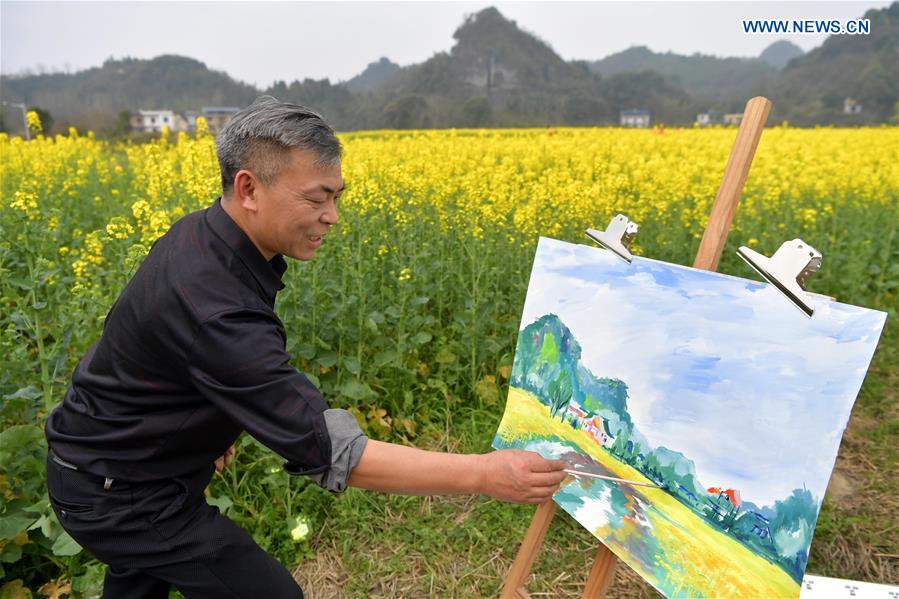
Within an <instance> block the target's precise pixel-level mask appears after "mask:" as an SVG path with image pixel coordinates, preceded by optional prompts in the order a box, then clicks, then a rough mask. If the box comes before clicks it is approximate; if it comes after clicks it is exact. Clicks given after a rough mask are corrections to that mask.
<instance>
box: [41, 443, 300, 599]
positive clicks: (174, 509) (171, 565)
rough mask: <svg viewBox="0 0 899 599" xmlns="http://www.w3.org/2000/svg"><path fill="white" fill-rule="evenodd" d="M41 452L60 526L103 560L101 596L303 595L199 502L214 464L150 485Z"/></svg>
mask: <svg viewBox="0 0 899 599" xmlns="http://www.w3.org/2000/svg"><path fill="white" fill-rule="evenodd" d="M60 462H61V460H60V459H59V458H57V457H55V456H54V455H53V454H52V452H51V453H50V455H48V456H47V490H48V491H49V495H50V503H51V504H52V505H53V509H54V511H55V512H56V515H57V517H58V518H59V522H60V524H62V527H63V528H64V529H65V530H66V531H67V532H68V533H69V534H70V535H72V538H74V539H75V540H76V541H78V543H79V544H80V545H81V546H82V547H84V548H85V549H86V550H87V551H89V552H90V553H91V554H93V555H94V557H96V558H97V559H98V560H100V561H102V562H105V563H106V564H107V565H108V569H107V572H106V580H105V582H104V586H103V597H104V599H119V598H126V599H130V598H140V599H144V598H146V599H166V598H167V597H168V593H169V589H170V587H171V586H174V587H175V588H177V589H178V590H179V591H181V593H183V594H184V596H185V597H187V598H188V599H199V598H209V599H213V598H214V599H219V598H238V597H239V598H247V599H267V598H272V599H282V598H283V599H288V598H289V599H302V597H303V591H302V590H301V589H300V587H299V586H298V585H297V583H296V581H294V579H293V577H292V576H291V575H290V573H289V572H288V571H287V570H286V569H285V568H284V566H282V565H281V564H280V563H278V561H277V560H275V558H273V557H272V556H270V555H269V554H268V553H266V552H265V551H263V550H262V549H261V548H260V547H259V545H257V544H256V543H255V542H254V541H253V539H252V537H250V535H249V534H247V532H246V531H245V530H243V529H242V528H240V527H239V526H237V525H236V524H234V523H233V522H232V521H231V520H229V519H228V518H225V517H224V516H222V515H221V513H219V510H218V508H216V507H214V506H211V505H209V504H208V503H206V500H205V498H204V496H203V490H204V489H205V488H206V485H207V484H208V483H209V480H210V478H211V477H212V472H213V470H214V468H213V467H212V466H211V465H210V468H209V471H205V472H199V473H197V474H196V475H192V476H190V477H181V478H175V479H171V480H166V481H159V482H152V483H128V482H125V481H120V480H115V481H113V482H112V483H111V484H110V485H109V488H108V490H104V479H103V478H102V477H98V476H94V475H93V474H89V473H87V472H82V471H80V470H74V469H72V468H70V467H68V466H67V465H64V464H63V463H60Z"/></svg>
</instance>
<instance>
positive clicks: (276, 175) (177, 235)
mask: <svg viewBox="0 0 899 599" xmlns="http://www.w3.org/2000/svg"><path fill="white" fill-rule="evenodd" d="M216 145H217V154H218V159H219V165H220V167H221V172H222V187H223V193H222V197H221V198H220V199H218V200H216V202H215V203H214V204H213V205H212V206H211V207H210V208H208V209H207V210H203V211H199V212H195V213H193V214H189V215H187V216H186V217H184V218H183V219H181V220H180V221H178V222H177V223H175V224H174V225H173V226H172V228H171V229H170V230H169V231H168V232H167V233H166V234H165V235H164V236H162V237H161V238H160V239H159V240H158V241H157V242H156V243H155V244H154V246H153V248H152V249H151V250H150V253H149V255H148V256H147V258H146V259H145V261H144V262H143V264H142V265H141V267H140V268H139V269H138V271H137V273H135V275H134V277H133V278H132V280H131V281H130V282H129V283H128V285H127V287H126V288H125V290H124V291H123V292H122V294H121V296H120V297H119V299H118V300H117V301H116V303H115V304H114V305H113V307H112V309H111V310H110V312H109V315H108V317H107V319H106V322H105V324H104V328H103V334H102V336H101V338H100V340H99V341H98V342H97V343H96V344H95V345H94V346H93V347H91V348H90V349H89V350H88V352H87V354H86V355H85V356H84V357H83V358H82V360H81V361H80V362H79V364H78V366H77V367H76V369H75V372H74V373H73V375H72V384H71V386H70V388H69V389H68V391H67V393H66V396H65V398H64V400H63V402H62V403H61V404H60V406H59V407H57V408H56V409H55V410H54V411H53V412H52V413H51V414H50V416H49V418H48V420H47V425H46V434H47V440H48V444H49V448H50V452H49V454H48V458H47V477H48V479H47V486H48V492H49V495H50V500H51V503H52V504H53V507H54V510H55V511H56V513H57V515H58V517H59V521H60V523H61V524H62V526H63V527H64V528H65V529H66V530H67V531H68V532H69V533H70V534H71V535H72V537H74V538H75V540H77V541H78V542H79V543H80V544H81V545H82V546H83V547H85V548H86V549H87V550H88V551H89V552H91V553H92V554H93V555H94V556H96V557H97V558H98V559H100V560H101V561H103V562H105V563H107V564H108V565H109V567H108V570H107V574H106V580H105V584H104V597H139V598H165V597H167V596H168V591H169V588H170V586H172V585H174V586H175V587H176V588H178V589H179V590H180V591H181V592H182V593H183V594H184V595H185V596H186V597H188V598H189V599H192V598H197V597H209V598H213V597H215V598H218V597H248V598H280V597H285V598H287V597H290V598H293V597H302V591H301V589H300V588H299V587H298V586H297V584H296V582H295V581H294V580H293V578H292V577H291V575H290V574H289V573H288V572H287V570H286V569H285V568H284V567H283V566H282V565H281V564H279V563H278V562H277V561H276V560H274V558H272V557H271V556H270V555H268V554H267V553H265V552H264V551H263V550H262V549H260V548H259V547H258V546H257V545H256V544H255V543H254V542H253V540H252V538H251V537H250V535H249V534H248V533H247V532H246V531H244V530H242V529H241V528H239V527H238V526H236V525H235V524H234V523H233V522H231V521H230V520H229V519H227V518H225V517H224V516H222V515H221V514H220V513H219V511H218V510H217V509H216V508H215V507H213V506H210V505H208V504H207V503H206V501H205V500H204V497H203V490H204V488H205V487H206V485H207V484H208V482H209V480H210V478H211V477H212V474H213V472H214V471H215V470H217V469H218V470H220V469H221V468H223V467H225V466H226V465H227V463H228V462H229V461H230V459H231V456H232V455H233V445H232V444H233V442H234V440H235V439H236V438H237V436H238V435H239V434H240V433H241V432H242V431H244V430H245V431H247V432H248V433H250V434H251V435H253V436H254V437H255V438H257V439H258V440H259V441H261V442H262V443H263V444H265V445H266V446H267V447H269V448H271V449H272V450H274V451H275V452H277V453H278V454H280V455H281V456H283V457H284V458H285V459H287V463H286V464H285V469H286V470H287V471H288V472H290V473H292V474H300V475H306V476H309V477H311V478H313V479H314V480H315V481H316V482H317V483H318V484H319V485H321V486H322V487H324V488H327V489H330V490H332V491H334V492H339V491H342V490H343V489H345V488H346V486H347V485H352V486H355V487H361V488H364V489H372V490H378V491H385V492H391V493H404V494H426V495H434V494H447V493H481V494H485V495H489V496H491V497H494V498H498V499H503V500H507V501H514V502H526V503H540V502H543V501H546V500H548V499H549V498H550V497H551V495H552V494H553V493H554V492H555V491H556V490H557V489H558V487H559V483H560V482H561V480H562V478H563V477H564V473H563V472H562V468H563V467H564V465H563V463H562V462H560V461H557V460H544V459H543V458H541V457H540V456H538V455H536V454H533V453H530V452H524V451H517V450H506V451H497V452H493V453H489V454H484V455H456V454H443V453H437V452H429V451H422V450H418V449H415V448H410V447H405V446H401V445H394V444H390V443H383V442H379V441H376V440H370V439H367V438H366V437H365V436H364V435H363V433H362V431H361V429H360V428H359V426H358V424H357V423H356V421H355V419H354V418H353V417H352V415H351V414H349V413H348V412H346V411H345V410H337V409H329V408H328V406H327V405H326V404H325V402H324V401H323V399H322V396H321V394H320V393H319V392H318V390H317V389H316V388H315V387H314V386H313V385H312V384H311V383H310V382H309V380H308V379H307V378H306V377H305V376H303V375H302V374H300V373H299V372H298V371H296V370H295V369H294V368H293V367H292V366H291V365H290V362H289V356H288V354H287V353H286V351H285V339H286V335H285V331H284V327H283V325H282V323H281V321H280V319H279V318H278V316H277V315H276V314H275V312H274V303H275V295H276V293H277V291H278V290H279V289H281V288H282V287H283V284H282V283H281V276H282V275H283V273H284V271H285V269H286V267H287V265H286V262H285V260H284V256H288V257H291V258H295V259H297V260H311V259H312V258H313V257H314V256H315V254H316V251H317V250H318V248H319V247H321V245H322V243H323V239H324V237H325V236H326V235H327V233H328V231H329V230H330V228H331V227H332V226H333V225H335V224H336V223H337V219H338V215H337V201H338V198H339V196H340V194H341V193H342V191H343V188H344V184H343V179H342V176H341V170H340V156H341V147H340V142H339V141H338V140H337V138H336V136H335V135H334V132H333V130H331V128H330V127H329V126H328V125H327V124H325V122H324V121H323V120H322V119H321V117H319V116H318V115H317V114H315V113H312V112H310V111H308V110H306V109H305V108H303V107H301V106H296V105H292V104H286V103H279V102H277V101H276V100H275V99H274V98H270V97H263V98H260V99H259V100H257V101H256V102H255V103H254V104H253V105H251V106H250V107H248V108H247V109H245V110H243V111H241V112H240V113H238V114H237V115H236V116H235V117H234V119H233V120H232V121H231V122H230V123H229V124H228V125H227V126H226V127H225V128H224V129H223V130H222V132H221V133H220V134H219V136H218V138H217V140H216Z"/></svg>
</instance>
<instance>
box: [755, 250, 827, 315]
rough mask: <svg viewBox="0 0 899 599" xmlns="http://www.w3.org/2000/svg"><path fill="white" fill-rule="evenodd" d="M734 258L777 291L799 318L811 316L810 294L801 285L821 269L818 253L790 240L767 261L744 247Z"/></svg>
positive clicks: (812, 311)
mask: <svg viewBox="0 0 899 599" xmlns="http://www.w3.org/2000/svg"><path fill="white" fill-rule="evenodd" d="M737 255H738V256H739V257H740V258H742V259H743V260H745V261H746V263H747V264H748V265H749V266H751V267H752V269H753V270H755V271H756V272H757V273H759V274H760V275H761V276H762V277H763V278H764V279H765V280H766V281H768V282H769V283H771V284H772V285H774V286H775V287H777V289H778V290H779V291H780V292H781V293H783V294H784V295H785V296H787V299H789V300H790V301H791V302H792V303H793V305H795V306H796V307H797V308H799V309H800V310H802V313H803V314H805V315H806V316H808V317H811V316H812V314H814V312H815V308H814V306H813V305H812V303H811V295H812V294H810V293H808V292H807V291H806V290H805V281H806V280H807V279H808V278H809V277H810V276H811V275H812V274H814V273H816V272H818V269H819V268H821V252H819V251H818V250H816V249H815V248H813V247H812V246H810V245H809V244H807V243H805V242H804V241H802V240H801V239H794V240H792V241H785V242H784V243H783V245H781V246H780V247H779V248H778V249H777V251H776V252H774V255H773V256H771V257H770V258H768V257H766V256H764V255H762V254H760V253H758V252H756V251H755V250H751V249H749V248H748V247H746V246H740V249H738V250H737ZM823 297H826V296H823Z"/></svg>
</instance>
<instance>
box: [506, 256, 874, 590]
mask: <svg viewBox="0 0 899 599" xmlns="http://www.w3.org/2000/svg"><path fill="white" fill-rule="evenodd" d="M885 318H886V315H885V314H884V313H883V312H877V311H874V310H867V309H863V308H858V307H854V306H849V305H845V304H840V303H837V302H828V301H824V300H822V301H820V302H817V310H816V312H815V314H814V316H813V317H812V318H807V317H806V316H804V315H803V314H802V313H801V312H800V311H799V310H797V309H796V308H795V307H794V306H792V305H791V304H790V303H789V302H788V301H787V300H786V299H785V298H784V297H783V296H782V295H780V294H779V293H778V292H777V291H776V290H775V289H774V288H772V287H771V286H769V285H767V284H763V283H757V282H753V281H749V280H745V279H740V278H736V277H730V276H726V275H721V274H716V273H710V272H706V271H701V270H695V269H691V268H686V267H681V266H675V265H671V264H667V263H663V262H657V261H653V260H647V259H643V258H635V259H634V261H633V262H632V263H631V264H627V263H625V262H624V261H623V260H620V259H618V258H616V257H615V256H614V255H613V254H612V253H611V252H608V251H605V250H601V249H597V248H593V247H588V246H583V245H575V244H570V243H565V242H561V241H555V240H552V239H547V238H542V239H541V240H540V243H539V245H538V249H537V255H536V257H535V260H534V267H533V271H532V273H531V281H530V285H529V288H528V293H527V299H526V300H525V306H524V312H523V316H522V321H521V328H520V330H519V334H518V344H517V348H516V353H515V361H514V364H513V367H512V375H511V379H510V390H509V397H508V400H507V404H506V410H505V413H504V415H503V419H502V422H501V423H500V426H499V430H498V431H497V434H496V437H495V438H494V442H493V445H494V447H496V448H509V447H516V448H521V449H527V450H531V451H536V452H538V453H540V454H542V455H544V456H545V457H553V458H561V459H564V460H566V461H568V462H569V463H571V464H572V466H573V467H574V468H576V469H582V470H585V471H589V472H593V473H596V474H602V475H607V476H613V477H617V478H622V479H626V480H629V481H637V482H643V483H650V484H655V485H658V487H647V486H638V485H631V484H627V483H615V482H608V481H605V480H599V479H591V478H585V477H570V478H567V479H566V480H565V482H564V483H563V486H562V488H561V490H560V491H559V492H558V493H556V495H555V497H554V499H555V501H556V502H557V503H558V504H559V506H560V507H562V508H563V509H564V510H565V511H567V512H568V513H569V514H571V515H572V516H573V517H574V518H576V519H577V520H578V522H580V523H581V524H582V525H583V526H584V527H586V528H587V529H588V530H590V531H591V532H592V533H593V534H594V535H595V536H596V537H597V538H599V539H600V540H601V541H602V542H603V543H605V544H606V545H607V546H608V547H609V548H610V549H611V550H612V551H613V552H614V553H615V554H616V555H618V556H619V557H620V558H621V559H622V560H624V561H625V562H626V563H627V564H628V565H629V566H630V567H631V568H633V569H634V570H636V571H637V572H638V573H639V574H640V575H641V576H643V577H644V578H645V579H646V580H647V581H648V582H649V583H650V584H652V585H653V586H654V587H655V588H656V589H658V590H659V591H660V592H662V593H663V594H664V595H666V596H669V597H728V596H732V597H750V596H752V597H798V596H799V592H800V582H801V580H802V576H803V573H804V571H805V566H806V562H807V560H808V552H809V546H810V544H811V541H812V534H813V532H814V529H815V522H816V520H817V517H818V512H819V509H820V507H821V502H822V500H823V498H824V491H825V489H826V487H827V483H828V480H829V478H830V475H831V471H832V469H833V465H834V460H835V459H836V454H837V449H838V447H839V444H840V438H841V436H842V434H843V430H844V428H845V427H846V423H847V421H848V419H849V413H850V411H851V409H852V404H853V402H854V401H855V397H856V395H857V394H858V391H859V388H860V387H861V384H862V381H863V379H864V375H865V372H866V371H867V368H868V365H869V363H870V360H871V357H872V355H873V353H874V348H875V347H876V345H877V340H878V338H879V336H880V332H881V330H882V328H883V325H884V321H885Z"/></svg>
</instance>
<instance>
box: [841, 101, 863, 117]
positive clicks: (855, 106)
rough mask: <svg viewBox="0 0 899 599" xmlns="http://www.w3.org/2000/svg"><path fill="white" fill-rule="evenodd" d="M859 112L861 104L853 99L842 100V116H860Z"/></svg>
mask: <svg viewBox="0 0 899 599" xmlns="http://www.w3.org/2000/svg"><path fill="white" fill-rule="evenodd" d="M861 111H862V105H861V102H859V101H858V100H856V99H855V98H846V99H845V100H843V114H860V113H861Z"/></svg>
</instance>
